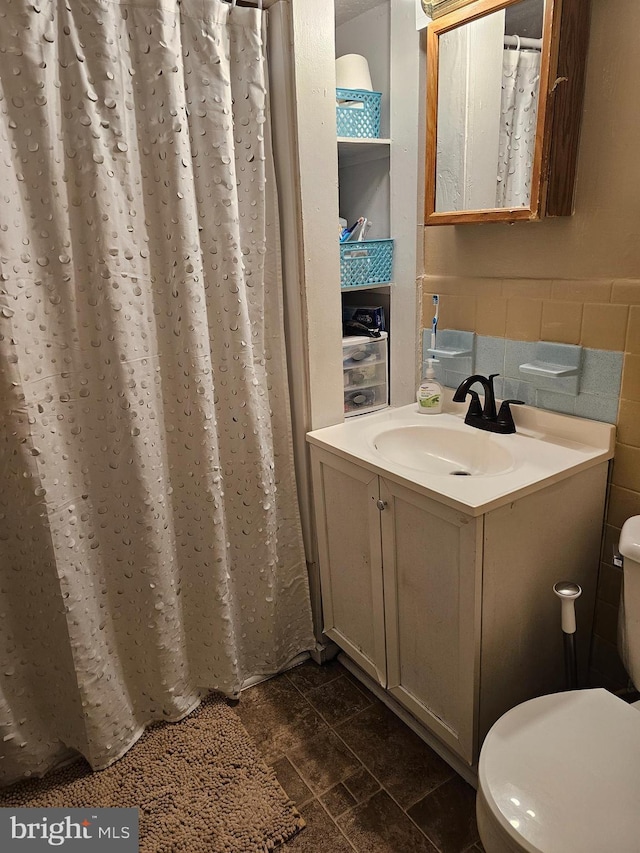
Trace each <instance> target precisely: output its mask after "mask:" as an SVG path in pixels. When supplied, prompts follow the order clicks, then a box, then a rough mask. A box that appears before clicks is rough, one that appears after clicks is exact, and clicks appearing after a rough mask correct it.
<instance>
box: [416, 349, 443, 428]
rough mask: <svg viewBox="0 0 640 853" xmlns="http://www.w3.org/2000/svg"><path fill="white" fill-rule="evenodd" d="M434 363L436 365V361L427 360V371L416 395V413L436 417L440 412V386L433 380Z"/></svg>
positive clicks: (432, 359) (433, 359)
mask: <svg viewBox="0 0 640 853" xmlns="http://www.w3.org/2000/svg"><path fill="white" fill-rule="evenodd" d="M434 363H435V364H437V363H438V362H437V359H435V358H428V359H427V370H426V373H425V375H424V378H423V380H422V382H421V383H420V385H419V386H418V393H417V394H416V398H417V400H418V411H419V412H422V414H425V415H437V414H439V413H440V412H441V411H442V385H441V384H440V383H439V382H438V381H437V380H436V378H435V375H436V374H435V371H434V369H433V365H434Z"/></svg>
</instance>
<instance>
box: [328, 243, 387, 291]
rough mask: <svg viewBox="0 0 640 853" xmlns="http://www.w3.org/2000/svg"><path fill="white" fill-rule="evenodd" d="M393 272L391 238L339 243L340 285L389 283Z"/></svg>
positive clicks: (353, 285) (344, 286)
mask: <svg viewBox="0 0 640 853" xmlns="http://www.w3.org/2000/svg"><path fill="white" fill-rule="evenodd" d="M392 272H393V240H362V241H360V242H358V241H354V242H352V243H341V244H340V287H341V288H349V287H363V286H364V285H367V284H389V283H390V282H391V275H392Z"/></svg>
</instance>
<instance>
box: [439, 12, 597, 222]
mask: <svg viewBox="0 0 640 853" xmlns="http://www.w3.org/2000/svg"><path fill="white" fill-rule="evenodd" d="M589 12H590V9H589V0H473V2H468V3H466V4H465V5H463V6H462V7H461V8H458V9H456V10H455V11H453V12H451V13H449V14H447V15H444V16H442V17H440V18H438V19H436V20H434V21H433V22H432V23H431V24H429V27H428V29H427V87H426V88H427V140H426V172H425V224H426V225H455V224H463V223H471V222H517V221H522V220H536V219H540V218H542V217H543V216H569V215H571V213H572V212H573V195H574V184H575V171H576V163H577V154H578V143H579V136H580V119H581V114H582V104H583V95H584V78H585V65H586V50H587V41H588V36H589V17H590V15H589Z"/></svg>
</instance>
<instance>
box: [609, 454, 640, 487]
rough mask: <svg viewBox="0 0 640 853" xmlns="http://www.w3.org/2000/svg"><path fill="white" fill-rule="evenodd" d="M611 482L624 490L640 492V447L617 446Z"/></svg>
mask: <svg viewBox="0 0 640 853" xmlns="http://www.w3.org/2000/svg"><path fill="white" fill-rule="evenodd" d="M611 482H612V483H615V485H616V486H622V488H623V489H633V491H635V492H640V447H628V446H627V445H626V444H617V445H616V453H615V456H614V459H613V476H612V478H611Z"/></svg>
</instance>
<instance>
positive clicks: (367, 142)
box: [338, 136, 391, 169]
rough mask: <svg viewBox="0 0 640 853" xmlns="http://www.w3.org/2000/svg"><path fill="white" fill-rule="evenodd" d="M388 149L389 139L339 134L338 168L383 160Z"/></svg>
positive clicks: (386, 155) (389, 149)
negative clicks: (362, 137)
mask: <svg viewBox="0 0 640 853" xmlns="http://www.w3.org/2000/svg"><path fill="white" fill-rule="evenodd" d="M390 151H391V140H390V139H358V138H355V137H349V136H339V137H338V168H339V169H343V168H345V167H347V166H353V165H354V164H355V163H369V162H371V161H372V160H384V159H385V157H388V156H389V154H390Z"/></svg>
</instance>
